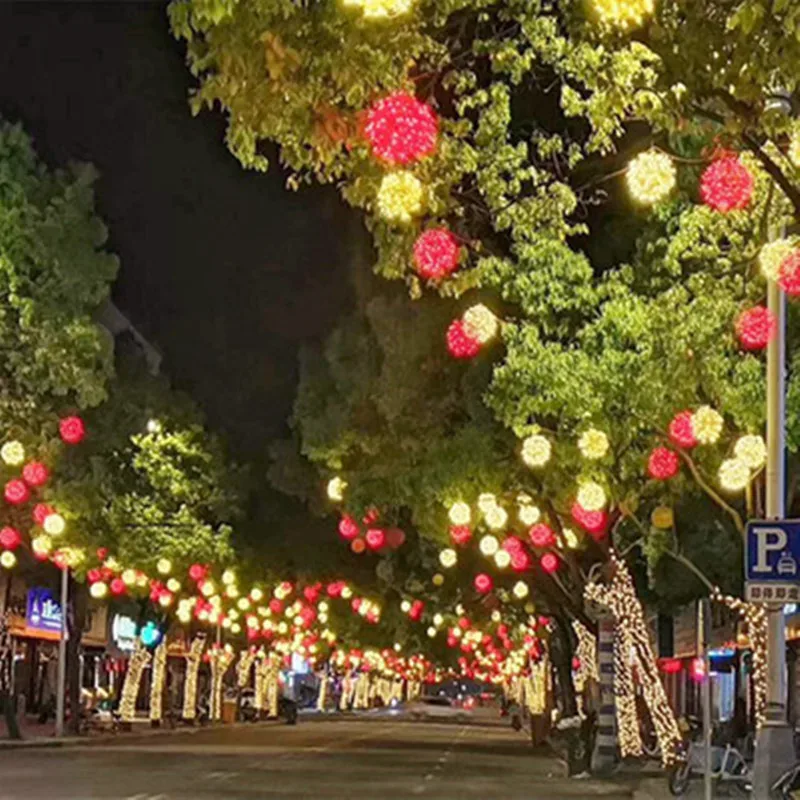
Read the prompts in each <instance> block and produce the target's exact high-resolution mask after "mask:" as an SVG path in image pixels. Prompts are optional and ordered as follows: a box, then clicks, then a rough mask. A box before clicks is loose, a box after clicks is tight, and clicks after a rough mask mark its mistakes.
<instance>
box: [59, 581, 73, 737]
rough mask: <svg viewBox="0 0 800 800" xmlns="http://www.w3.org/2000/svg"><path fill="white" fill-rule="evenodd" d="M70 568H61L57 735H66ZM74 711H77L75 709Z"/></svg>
mask: <svg viewBox="0 0 800 800" xmlns="http://www.w3.org/2000/svg"><path fill="white" fill-rule="evenodd" d="M68 588H69V569H68V568H67V567H63V568H62V569H61V637H60V638H59V640H58V686H57V687H56V736H63V735H64V700H65V694H66V686H67V600H68V597H67V592H68ZM72 713H73V714H75V713H77V712H76V710H75V709H73V710H72Z"/></svg>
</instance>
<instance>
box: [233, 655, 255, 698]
mask: <svg viewBox="0 0 800 800" xmlns="http://www.w3.org/2000/svg"><path fill="white" fill-rule="evenodd" d="M255 660H256V652H255V651H254V650H242V651H241V653H239V662H238V663H237V664H236V686H237V687H238V688H239V689H246V688H247V686H248V685H249V683H250V670H251V669H252V667H253V663H254V662H255Z"/></svg>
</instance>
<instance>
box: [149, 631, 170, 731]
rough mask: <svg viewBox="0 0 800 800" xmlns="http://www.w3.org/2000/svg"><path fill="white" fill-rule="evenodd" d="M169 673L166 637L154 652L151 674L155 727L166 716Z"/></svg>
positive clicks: (151, 718) (151, 695) (151, 719)
mask: <svg viewBox="0 0 800 800" xmlns="http://www.w3.org/2000/svg"><path fill="white" fill-rule="evenodd" d="M166 673H167V640H166V639H164V640H163V641H162V642H161V644H160V645H159V646H158V647H156V649H155V652H154V653H153V669H152V674H151V676H150V722H151V723H152V725H153V727H157V726H158V725H160V724H161V719H162V717H163V716H164V678H165V677H166Z"/></svg>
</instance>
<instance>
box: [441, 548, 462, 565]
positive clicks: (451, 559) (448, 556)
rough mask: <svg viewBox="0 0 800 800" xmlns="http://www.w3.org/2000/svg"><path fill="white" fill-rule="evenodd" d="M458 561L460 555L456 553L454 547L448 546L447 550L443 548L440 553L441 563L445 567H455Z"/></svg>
mask: <svg viewBox="0 0 800 800" xmlns="http://www.w3.org/2000/svg"><path fill="white" fill-rule="evenodd" d="M457 561H458V555H457V554H456V551H455V550H453V548H452V547H448V548H446V549H445V550H442V552H441V553H439V563H440V564H441V565H442V566H443V567H444V568H445V569H450V568H451V567H454V566H455V565H456V562H457Z"/></svg>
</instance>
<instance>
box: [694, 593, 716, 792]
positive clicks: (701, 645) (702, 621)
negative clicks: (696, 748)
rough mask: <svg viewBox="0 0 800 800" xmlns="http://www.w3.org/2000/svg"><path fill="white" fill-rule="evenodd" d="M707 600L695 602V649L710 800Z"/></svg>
mask: <svg viewBox="0 0 800 800" xmlns="http://www.w3.org/2000/svg"><path fill="white" fill-rule="evenodd" d="M710 619H711V616H710V607H709V601H708V600H707V599H703V600H700V601H699V602H698V603H697V650H698V655H699V657H700V658H701V659H702V660H703V682H702V683H701V684H700V695H701V701H702V708H703V797H704V799H705V800H712V798H713V797H714V785H713V783H712V782H711V659H710V658H709V657H708V628H709V621H710Z"/></svg>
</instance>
